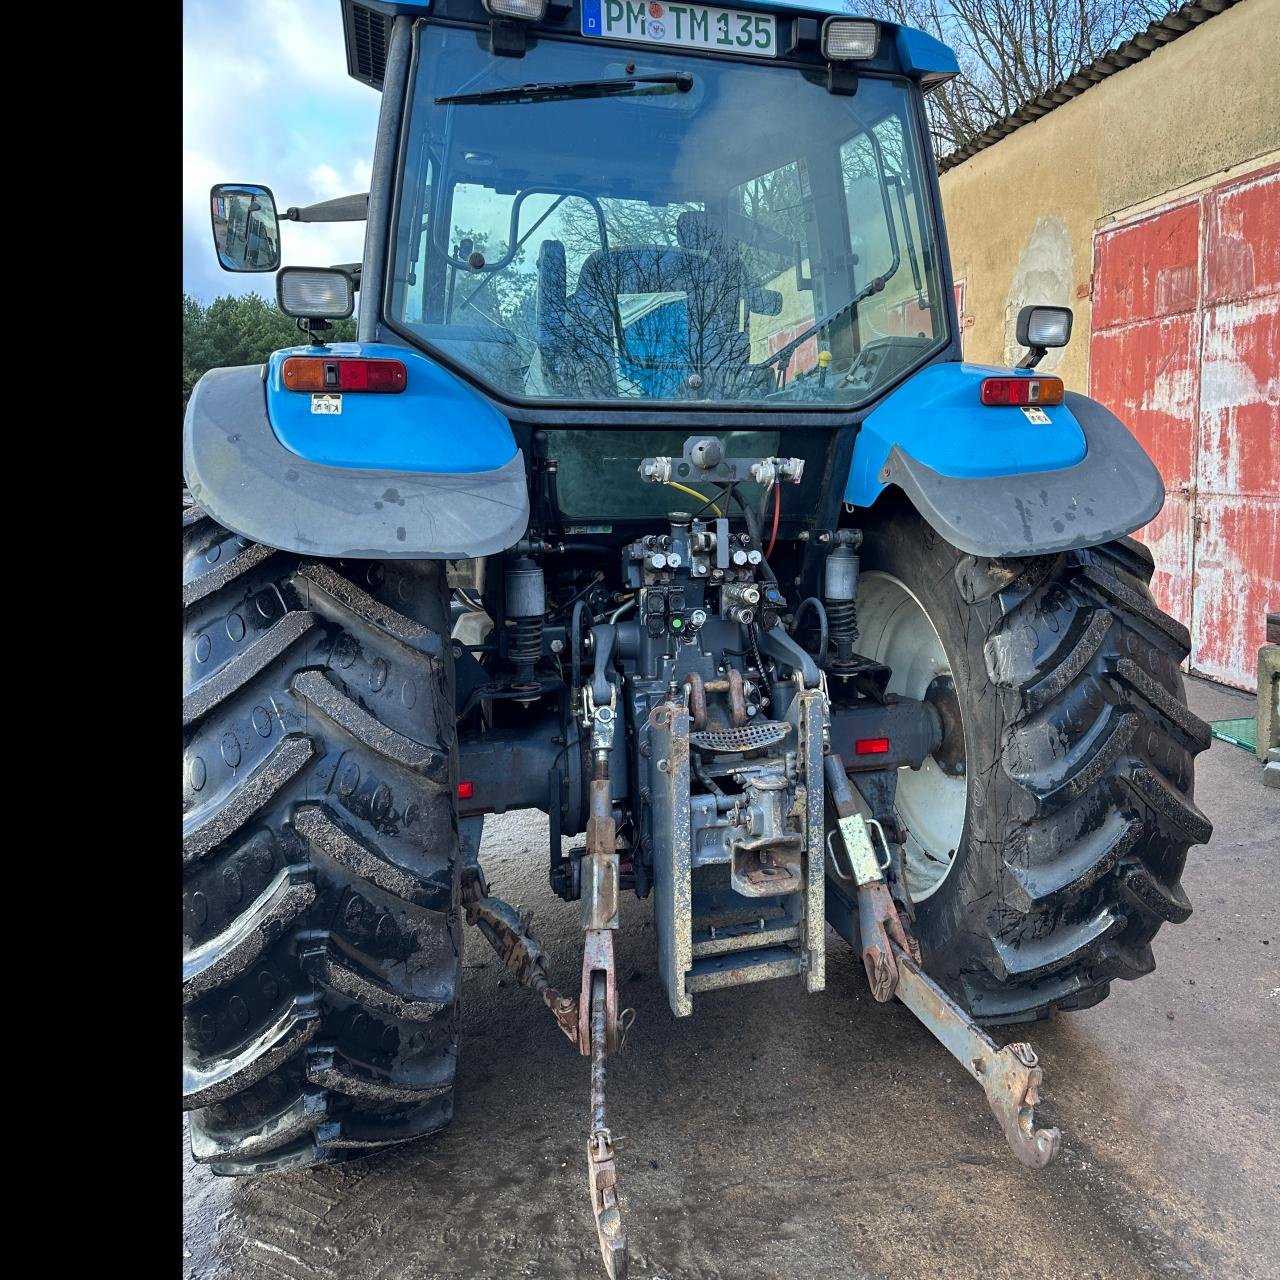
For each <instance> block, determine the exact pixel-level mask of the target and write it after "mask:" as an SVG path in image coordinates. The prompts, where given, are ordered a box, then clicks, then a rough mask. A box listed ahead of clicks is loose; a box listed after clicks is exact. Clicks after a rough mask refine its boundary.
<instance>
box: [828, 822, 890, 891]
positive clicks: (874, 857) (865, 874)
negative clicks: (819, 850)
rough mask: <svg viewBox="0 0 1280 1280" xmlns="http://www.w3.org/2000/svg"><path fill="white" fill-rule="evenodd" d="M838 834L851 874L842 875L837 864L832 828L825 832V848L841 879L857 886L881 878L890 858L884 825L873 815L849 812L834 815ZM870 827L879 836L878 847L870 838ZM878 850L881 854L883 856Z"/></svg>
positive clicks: (838, 863)
mask: <svg viewBox="0 0 1280 1280" xmlns="http://www.w3.org/2000/svg"><path fill="white" fill-rule="evenodd" d="M836 822H837V825H838V826H839V828H840V835H841V836H842V837H843V839H844V847H845V852H846V853H847V854H848V856H849V869H850V871H851V872H852V874H851V875H846V874H845V873H844V871H843V870H841V868H840V860H839V858H837V857H836V851H835V849H834V847H833V846H832V844H831V837H832V836H834V835H835V832H834V831H832V832H831V833H830V834H828V836H827V851H828V852H829V853H830V854H831V861H832V867H833V869H834V871H835V873H836V875H837V876H839V877H840V879H841V880H852V881H853V882H854V884H856V885H857V886H858V888H862V886H863V885H864V884H876V883H883V882H884V878H885V877H884V873H885V872H886V871H888V869H889V866H890V864H891V862H892V858H891V856H890V854H889V841H888V839H887V838H886V837H885V834H884V828H883V827H882V826H881V825H880V824H879V823H878V822H877V821H876V820H875V819H874V818H864V817H863V816H862V814H860V813H851V814H849V815H848V816H847V817H837V819H836ZM872 830H874V831H875V832H876V834H877V835H878V836H879V837H880V847H879V849H877V848H876V846H875V845H874V844H873V843H872V841H871V836H870V832H871V831H872ZM881 854H883V855H884V857H883V859H882V858H881Z"/></svg>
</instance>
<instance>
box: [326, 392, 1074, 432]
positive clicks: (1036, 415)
mask: <svg viewBox="0 0 1280 1280" xmlns="http://www.w3.org/2000/svg"><path fill="white" fill-rule="evenodd" d="M317 398H318V397H317ZM311 412H312V413H314V412H315V410H314V409H313V410H312V411H311ZM1022 412H1023V413H1025V414H1026V415H1027V421H1028V422H1034V423H1035V424H1036V426H1037V427H1047V426H1048V425H1049V423H1050V421H1051V419H1050V417H1049V415H1048V414H1047V413H1045V411H1044V410H1043V409H1037V408H1036V407H1035V405H1033V404H1024V405H1023V406H1022Z"/></svg>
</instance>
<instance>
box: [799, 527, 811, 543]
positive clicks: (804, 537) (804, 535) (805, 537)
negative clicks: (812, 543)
mask: <svg viewBox="0 0 1280 1280" xmlns="http://www.w3.org/2000/svg"><path fill="white" fill-rule="evenodd" d="M800 541H801V542H808V541H809V530H808V529H801V530H800Z"/></svg>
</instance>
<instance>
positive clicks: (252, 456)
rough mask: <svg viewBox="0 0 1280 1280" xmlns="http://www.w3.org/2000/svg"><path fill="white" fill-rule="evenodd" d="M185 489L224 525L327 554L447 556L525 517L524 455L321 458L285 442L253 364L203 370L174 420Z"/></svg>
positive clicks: (486, 544)
mask: <svg viewBox="0 0 1280 1280" xmlns="http://www.w3.org/2000/svg"><path fill="white" fill-rule="evenodd" d="M183 471H184V474H185V476H186V481H187V487H188V488H189V489H190V490H191V494H192V497H193V498H194V499H195V500H196V502H197V503H199V505H200V506H201V507H203V508H204V509H205V510H206V511H207V512H208V513H209V514H210V515H211V516H213V518H214V519H215V520H217V521H218V522H219V523H220V524H223V525H225V526H226V527H227V528H228V529H230V530H232V531H233V532H234V533H238V534H241V535H242V536H243V537H246V538H252V539H253V540H254V541H255V542H261V543H264V544H266V545H267V546H270V547H277V548H279V549H280V550H282V551H294V552H298V553H300V554H303V555H313V556H327V557H333V558H341V557H354V558H363V559H399V560H453V559H464V558H469V557H473V556H485V555H492V554H493V553H494V552H497V551H501V550H503V549H504V548H506V547H509V546H511V544H512V543H514V542H515V541H516V540H517V539H518V538H519V537H520V536H521V535H522V534H523V533H524V531H525V528H526V526H527V525H528V523H529V494H528V486H527V483H526V480H525V467H524V456H523V454H522V453H521V452H520V450H518V449H517V450H516V453H515V456H514V457H513V458H512V459H511V460H510V461H509V462H507V463H506V464H505V465H503V466H501V467H498V468H496V469H494V470H492V471H482V472H474V473H469V474H468V473H463V474H452V473H439V472H424V471H383V470H368V469H358V468H347V467H331V466H324V465H322V464H320V463H315V462H309V461H308V460H307V459H306V458H303V457H301V456H300V455H298V454H296V453H293V452H291V451H290V450H289V449H286V448H285V447H284V446H283V445H282V444H281V443H280V441H279V440H278V439H277V438H276V434H275V432H274V431H273V430H272V429H271V423H270V421H269V420H268V417H267V406H266V395H265V389H264V386H263V382H262V369H261V366H260V365H247V366H242V367H240V368H234V369H213V370H210V371H209V372H208V373H206V374H205V375H204V377H203V378H201V379H200V381H199V382H198V383H197V384H196V387H195V390H194V391H193V392H192V394H191V399H190V401H189V402H188V404H187V416H186V421H185V423H184V425H183Z"/></svg>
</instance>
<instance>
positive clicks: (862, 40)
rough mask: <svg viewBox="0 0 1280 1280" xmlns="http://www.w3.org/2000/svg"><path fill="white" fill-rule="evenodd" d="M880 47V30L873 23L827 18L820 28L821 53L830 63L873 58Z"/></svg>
mask: <svg viewBox="0 0 1280 1280" xmlns="http://www.w3.org/2000/svg"><path fill="white" fill-rule="evenodd" d="M879 45H880V28H879V27H878V26H877V25H876V24H875V23H874V22H850V21H849V20H848V19H846V18H828V19H827V20H826V22H825V23H823V26H822V53H823V56H824V57H826V58H829V59H830V60H831V61H832V62H852V61H855V60H862V59H866V58H874V57H875V56H876V49H877V48H879Z"/></svg>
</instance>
